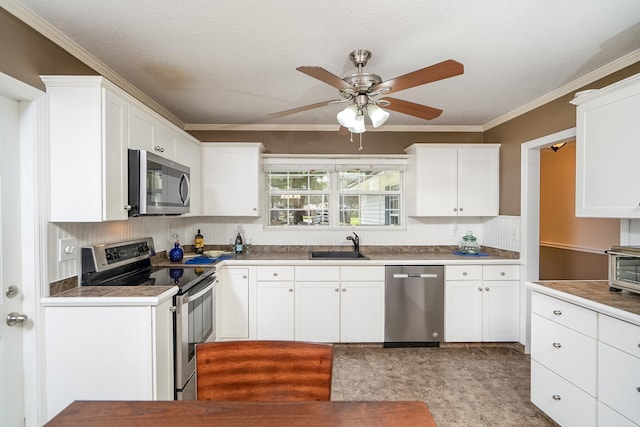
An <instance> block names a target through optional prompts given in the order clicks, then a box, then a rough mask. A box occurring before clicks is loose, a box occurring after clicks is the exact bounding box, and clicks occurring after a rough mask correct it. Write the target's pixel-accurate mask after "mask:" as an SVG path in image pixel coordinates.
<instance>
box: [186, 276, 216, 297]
mask: <svg viewBox="0 0 640 427" xmlns="http://www.w3.org/2000/svg"><path fill="white" fill-rule="evenodd" d="M212 289H213V280H212V281H211V284H209V285H208V286H207V287H205V288H204V289H203V290H201V291H200V292H198V293H196V294H194V295H191V294H187V295H186V297H187V300H186V301H185V302H189V301H191V300H194V299H198V298H200V297H201V296H202V295H204V294H206V293H207V292H209V291H210V290H212Z"/></svg>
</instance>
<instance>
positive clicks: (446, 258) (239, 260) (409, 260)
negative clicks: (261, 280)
mask: <svg viewBox="0 0 640 427" xmlns="http://www.w3.org/2000/svg"><path fill="white" fill-rule="evenodd" d="M309 250H320V251H327V250H329V251H331V250H340V251H342V250H347V251H348V250H349V249H348V248H347V249H345V248H343V247H338V248H326V247H322V248H312V249H309V248H304V249H296V248H294V249H289V250H281V249H280V250H279V249H278V248H274V250H264V249H261V250H255V251H251V253H248V254H241V255H236V254H234V255H233V256H232V257H231V258H228V259H224V260H222V261H218V262H216V263H215V264H216V265H220V266H223V265H277V264H283V263H285V264H289V265H389V264H399V263H400V264H406V265H412V264H413V265H429V264H431V265H433V264H521V260H520V259H519V258H518V253H517V252H508V251H487V253H488V255H487V256H477V255H455V254H453V253H452V252H453V250H452V249H450V248H447V247H444V248H443V247H434V250H412V249H411V248H407V249H405V248H402V249H396V248H394V247H390V248H388V249H380V247H376V248H374V249H370V248H362V250H361V252H362V253H363V254H364V255H366V256H368V257H369V259H351V260H350V259H323V260H318V259H314V260H310V259H309ZM192 257H193V255H192V254H186V256H185V259H184V260H183V261H182V262H180V263H174V262H171V261H169V260H168V259H167V257H166V253H165V252H162V253H159V254H158V255H157V256H156V257H155V258H154V259H153V265H154V266H157V267H207V266H209V267H210V266H211V265H212V264H202V265H200V264H184V261H187V260H188V259H190V258H192Z"/></svg>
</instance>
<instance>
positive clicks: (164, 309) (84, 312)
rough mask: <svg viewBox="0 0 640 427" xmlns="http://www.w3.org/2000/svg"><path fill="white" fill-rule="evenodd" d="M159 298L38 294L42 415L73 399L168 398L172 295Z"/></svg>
mask: <svg viewBox="0 0 640 427" xmlns="http://www.w3.org/2000/svg"><path fill="white" fill-rule="evenodd" d="M174 293H175V292H174ZM164 298H165V299H164V300H162V301H160V302H159V303H158V304H157V305H150V304H143V303H140V305H135V303H131V304H133V305H124V304H126V303H125V302H123V301H122V300H123V298H117V299H118V300H119V301H117V302H113V304H112V305H109V302H108V301H106V300H107V298H103V299H104V300H105V301H103V302H101V303H100V305H97V304H96V303H95V302H92V301H89V299H87V298H82V297H78V298H73V301H68V300H70V298H59V299H57V298H55V297H54V298H46V299H44V300H43V312H44V318H43V319H42V320H43V321H42V325H44V346H45V352H44V354H46V358H45V360H44V366H45V374H44V375H45V395H46V417H47V420H48V419H51V418H52V417H53V416H55V415H56V414H58V413H59V412H60V411H62V409H64V408H65V407H66V406H67V405H69V404H70V403H71V402H73V401H74V400H173V394H174V391H175V390H174V380H173V312H172V311H171V307H172V305H173V304H172V301H173V300H172V298H171V295H165V296H164ZM63 300H67V301H66V302H65V301H63ZM83 300H87V301H83ZM91 300H95V298H91Z"/></svg>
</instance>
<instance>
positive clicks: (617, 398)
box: [598, 343, 640, 424]
mask: <svg viewBox="0 0 640 427" xmlns="http://www.w3.org/2000/svg"><path fill="white" fill-rule="evenodd" d="M598 399H600V400H601V401H602V402H604V403H606V404H607V405H609V406H610V407H612V408H613V409H615V410H616V411H618V412H620V413H621V414H622V415H624V416H625V417H627V418H629V419H630V420H631V421H633V422H634V423H637V424H640V359H638V358H636V357H633V356H631V355H629V354H627V353H625V352H622V351H620V350H617V349H615V348H613V347H611V346H609V345H607V344H603V343H599V344H598Z"/></svg>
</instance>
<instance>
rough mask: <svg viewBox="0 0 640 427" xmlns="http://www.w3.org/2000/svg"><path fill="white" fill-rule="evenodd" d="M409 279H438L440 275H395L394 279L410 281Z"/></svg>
mask: <svg viewBox="0 0 640 427" xmlns="http://www.w3.org/2000/svg"><path fill="white" fill-rule="evenodd" d="M409 277H419V278H421V279H437V278H438V275H437V274H434V273H422V274H408V273H393V278H394V279H408V278H409Z"/></svg>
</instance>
